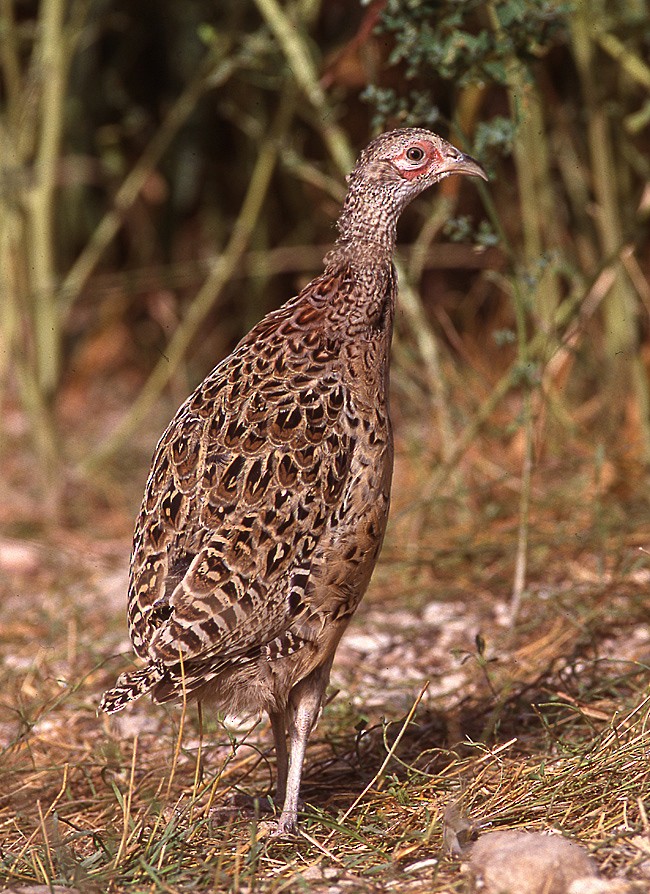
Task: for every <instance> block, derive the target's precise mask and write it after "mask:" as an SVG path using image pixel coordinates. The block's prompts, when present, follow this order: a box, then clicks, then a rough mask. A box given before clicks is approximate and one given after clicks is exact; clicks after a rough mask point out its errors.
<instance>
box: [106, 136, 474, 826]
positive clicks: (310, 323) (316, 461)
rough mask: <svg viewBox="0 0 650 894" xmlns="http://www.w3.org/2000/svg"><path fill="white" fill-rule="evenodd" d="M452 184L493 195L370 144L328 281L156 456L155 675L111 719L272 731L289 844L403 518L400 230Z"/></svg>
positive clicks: (151, 616) (405, 146)
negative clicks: (312, 743)
mask: <svg viewBox="0 0 650 894" xmlns="http://www.w3.org/2000/svg"><path fill="white" fill-rule="evenodd" d="M449 174H467V175H471V176H477V177H482V178H484V179H487V177H486V174H485V172H484V170H483V168H482V167H481V165H480V164H479V163H478V162H476V161H475V160H474V159H473V158H471V157H470V156H468V155H465V154H463V153H462V152H460V151H459V150H458V149H455V148H454V147H453V146H451V145H450V144H449V143H447V142H446V141H445V140H443V139H441V138H440V137H439V136H437V135H436V134H434V133H431V132H429V131H427V130H422V129H417V128H404V129H400V130H394V131H391V132H389V133H384V134H382V135H381V136H379V137H378V138H377V139H375V140H374V141H373V142H372V143H370V145H369V146H368V147H367V148H366V149H365V150H364V151H363V152H362V153H361V156H360V157H359V160H358V161H357V164H356V166H355V167H354V170H353V171H352V173H351V174H350V175H349V177H348V185H349V190H348V194H347V197H346V199H345V203H344V205H343V209H342V212H341V214H340V217H339V220H338V230H339V235H338V238H337V240H336V242H335V245H334V248H333V250H332V251H331V252H330V253H329V254H328V255H327V256H326V258H325V261H324V265H325V271H324V273H322V274H321V275H320V276H318V277H316V279H314V280H313V281H312V282H311V283H310V284H309V285H308V286H306V288H304V289H303V290H302V291H301V292H300V294H299V295H297V296H296V297H294V298H292V299H291V300H289V301H288V302H287V303H286V304H284V305H283V306H282V307H281V308H280V309H279V310H275V311H273V312H271V313H269V314H268V315H267V316H266V317H265V318H264V319H263V320H262V321H261V322H260V323H258V324H257V325H256V326H254V327H253V329H252V330H251V331H250V332H249V334H248V335H247V336H245V337H244V338H243V339H242V341H240V342H239V344H238V345H237V347H236V348H235V350H234V351H233V352H232V354H230V356H228V357H226V358H225V360H223V361H222V362H221V363H220V364H219V365H218V366H216V367H215V369H214V370H213V371H212V372H211V373H210V374H209V375H208V376H207V378H206V379H205V380H204V381H203V382H202V383H201V384H200V385H199V386H198V387H197V389H196V390H195V391H194V393H193V394H192V395H191V396H190V397H189V398H188V399H187V400H186V401H185V403H184V404H183V405H182V406H181V407H180V409H179V410H178V412H177V413H176V415H175V417H174V418H173V420H172V421H171V423H170V424H169V426H168V428H167V430H166V431H165V433H164V434H163V436H162V438H161V439H160V442H159V444H158V446H157V448H156V450H155V453H154V457H153V461H152V466H151V472H150V474H149V479H148V481H147V485H146V489H145V494H144V499H143V503H142V508H141V511H140V514H139V516H138V519H137V522H136V526H135V534H134V540H133V550H132V554H131V564H130V587H129V595H128V623H129V632H130V636H131V640H132V642H133V648H134V650H135V652H136V654H137V656H138V657H139V658H141V659H143V660H144V662H146V663H145V665H144V667H142V668H141V669H139V670H135V671H129V672H127V673H124V674H122V675H121V676H120V677H119V678H118V680H117V682H116V684H115V687H114V688H113V689H110V690H109V691H108V692H106V693H105V694H104V696H103V698H102V701H101V704H100V708H101V709H102V710H103V711H106V712H108V713H112V712H115V711H119V710H121V709H122V708H123V707H124V706H125V705H126V704H127V703H128V702H131V701H133V700H134V699H137V698H139V697H140V696H141V695H144V694H145V693H151V695H152V696H153V699H154V700H155V701H156V702H159V703H160V702H167V701H171V700H174V699H181V698H182V699H189V698H195V699H198V700H201V701H203V700H205V701H209V702H211V703H212V704H214V705H215V706H216V707H217V708H220V709H221V710H223V711H225V712H227V713H230V714H241V713H258V712H261V711H266V712H268V714H269V717H270V721H271V727H272V731H273V736H274V740H275V746H276V754H277V795H276V801H277V803H279V804H283V807H282V811H281V814H280V817H279V820H278V823H277V827H276V829H275V833H276V834H284V833H289V832H292V831H293V830H295V828H296V821H297V810H298V797H299V789H300V780H301V775H302V767H303V762H304V757H305V749H306V746H307V740H308V737H309V734H310V732H311V730H312V728H313V726H314V724H315V722H316V720H317V718H318V715H319V713H320V708H321V702H322V699H323V694H324V691H325V687H326V686H327V683H328V680H329V675H330V669H331V667H332V661H333V658H334V653H335V652H336V648H337V646H338V644H339V641H340V639H341V636H342V634H343V632H344V630H345V628H346V627H347V625H348V623H349V621H350V619H351V617H352V615H353V614H354V612H355V610H356V608H357V606H358V605H359V602H360V600H361V598H362V596H363V594H364V592H365V590H366V588H367V586H368V582H369V581H370V576H371V574H372V571H373V568H374V566H375V563H376V561H377V557H378V555H379V551H380V549H381V545H382V540H383V536H384V531H385V528H386V521H387V518H388V507H389V501H390V487H391V476H392V468H393V438H392V431H391V423H390V417H389V410H388V374H389V358H390V345H391V338H392V329H393V316H394V306H395V297H396V293H397V281H396V273H395V268H394V266H393V263H392V254H393V250H394V247H395V231H396V225H397V220H398V218H399V215H400V213H401V212H402V210H403V209H404V208H405V206H406V205H407V204H408V203H409V202H410V201H411V200H412V199H414V198H415V196H417V195H418V194H419V193H421V192H422V191H423V190H425V189H427V188H428V187H429V186H432V185H433V184H434V183H437V182H438V181H440V180H441V179H442V178H443V177H446V176H448V175H449ZM287 734H288V738H289V749H288V750H287Z"/></svg>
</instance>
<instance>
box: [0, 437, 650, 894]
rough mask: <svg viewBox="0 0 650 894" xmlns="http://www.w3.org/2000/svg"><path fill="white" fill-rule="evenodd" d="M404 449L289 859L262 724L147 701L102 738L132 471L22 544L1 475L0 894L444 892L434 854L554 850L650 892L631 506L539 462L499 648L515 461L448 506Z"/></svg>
mask: <svg viewBox="0 0 650 894" xmlns="http://www.w3.org/2000/svg"><path fill="white" fill-rule="evenodd" d="M19 434H20V433H18V434H17V435H16V437H18V436H19ZM424 440H426V439H425V434H424V429H419V428H418V426H417V425H416V424H415V423H411V424H410V425H406V424H405V425H403V426H402V427H401V429H400V430H399V432H398V439H397V465H396V476H395V484H394V500H393V508H392V515H391V523H390V526H389V532H388V535H387V540H386V543H385V546H384V550H383V553H382V557H381V560H380V564H379V566H378V568H377V571H376V574H375V576H374V578H373V581H372V584H371V587H370V590H369V592H368V594H367V597H366V599H365V600H364V602H363V604H362V606H361V608H360V609H359V611H358V613H357V615H356V617H355V619H354V620H353V622H352V624H351V626H350V628H349V631H348V633H347V634H346V636H345V638H344V640H343V642H342V644H341V647H340V649H339V652H338V655H337V660H336V663H335V667H334V672H333V674H332V685H331V689H330V699H329V703H328V704H327V706H326V707H325V710H324V712H323V716H322V718H321V720H320V723H319V725H318V727H317V729H316V730H315V732H314V734H313V737H312V740H311V742H310V746H309V749H308V754H307V760H306V767H305V777H304V786H303V795H304V799H305V808H304V813H303V815H302V818H301V834H300V835H299V836H298V837H296V838H295V839H287V840H277V839H275V838H272V837H270V836H269V835H268V834H267V827H266V825H265V818H267V817H268V816H269V815H270V814H269V813H268V807H269V803H268V795H269V792H270V791H271V790H272V786H273V779H274V755H273V749H272V747H271V736H270V730H269V728H268V724H267V723H266V721H264V720H262V721H260V722H256V721H255V720H248V721H246V720H241V719H240V720H239V721H237V722H234V721H229V722H228V723H226V724H225V725H224V723H222V722H221V721H220V720H219V718H217V717H215V716H213V715H212V714H210V713H209V712H208V711H205V712H204V713H203V717H202V719H201V718H199V716H198V714H197V710H196V707H195V706H192V705H188V706H186V708H185V709H184V708H183V706H172V707H160V706H154V705H152V704H150V703H149V701H148V700H147V699H143V700H141V701H140V702H138V703H137V704H135V705H133V706H132V707H130V708H129V709H128V710H127V711H125V712H124V713H122V714H120V715H117V716H116V717H115V718H114V719H109V718H107V717H105V716H100V717H98V716H97V714H96V709H97V703H98V700H99V697H100V695H101V693H102V691H103V690H104V689H105V688H106V687H108V686H109V685H111V683H112V682H113V680H114V678H115V676H116V675H117V673H118V672H120V671H121V670H123V669H125V668H126V667H128V666H129V665H130V662H131V660H132V657H131V650H130V644H129V642H128V637H127V631H126V623H125V618H124V609H125V594H126V586H127V564H128V553H129V539H130V534H131V525H132V521H133V513H134V511H135V506H137V502H138V499H139V492H140V490H141V488H142V486H143V483H144V477H145V476H146V462H147V460H146V453H145V451H144V449H143V451H142V452H141V453H138V452H137V451H136V453H137V457H138V458H137V462H135V463H133V464H132V467H131V466H129V473H128V474H127V473H126V472H124V473H123V474H122V477H121V479H120V481H121V483H120V484H119V485H111V486H110V487H109V486H108V485H106V486H105V487H104V490H102V488H101V487H98V486H95V488H94V489H90V490H89V489H88V488H87V487H86V486H85V485H84V484H83V483H80V482H79V481H77V482H75V483H74V484H72V485H71V486H70V489H69V493H68V500H69V504H68V506H67V519H65V520H64V522H62V523H60V524H54V523H51V522H48V523H44V522H42V520H41V521H40V523H39V515H38V513H39V499H38V493H37V492H35V491H34V489H33V488H32V489H31V491H30V486H29V480H28V479H29V468H28V467H27V466H25V465H22V466H21V464H20V462H18V461H15V462H14V463H13V464H11V465H10V466H7V467H6V468H7V470H9V469H11V474H9V473H7V482H6V487H5V507H4V510H3V513H4V517H3V521H4V525H3V527H4V531H5V534H3V536H2V538H1V539H0V569H1V571H2V584H1V587H2V600H3V621H2V633H1V636H2V654H1V656H0V659H1V664H0V673H1V682H2V699H1V703H0V747H1V749H2V750H1V752H0V777H1V778H2V787H1V793H0V888H4V887H7V886H8V887H10V888H11V889H12V890H13V889H20V887H21V886H29V885H32V886H34V885H40V886H46V887H41V888H37V889H35V890H41V891H50V890H56V891H58V888H54V889H53V888H51V887H50V886H51V885H53V884H55V885H59V886H62V888H63V889H65V890H74V891H81V892H95V891H97V892H99V891H110V892H118V891H129V892H139V891H142V892H145V891H146V892H163V891H164V892H176V891H178V892H184V891H194V890H197V891H208V890H210V891H264V892H266V891H269V892H271V891H273V892H275V891H277V892H280V891H296V892H298V891H305V890H310V891H328V892H331V894H334V892H348V891H350V892H355V891H380V890H382V891H383V890H399V891H400V892H402V891H407V892H416V894H419V892H425V891H426V892H463V891H467V890H469V889H470V877H469V875H468V874H467V872H466V871H463V866H464V862H465V861H464V857H465V856H466V854H458V853H457V852H455V851H457V850H458V848H457V847H454V846H453V842H454V841H456V842H457V841H458V840H460V841H461V844H462V842H463V835H462V834H457V833H458V829H459V828H460V830H461V832H462V831H463V830H465V829H467V828H468V827H471V828H472V829H473V830H478V831H479V832H480V831H485V830H486V829H519V830H528V831H538V832H539V831H546V832H554V833H557V834H561V835H563V836H566V837H568V838H571V839H574V840H577V841H579V842H581V843H582V844H583V845H584V846H585V847H586V849H587V850H588V851H589V852H590V853H591V854H592V855H593V857H594V858H595V861H596V864H597V865H598V867H599V870H600V872H601V873H602V875H603V876H604V877H605V878H606V879H627V880H628V882H632V883H635V884H637V885H639V886H640V887H638V888H636V889H634V888H631V889H629V890H639V891H645V890H647V886H648V884H649V883H650V882H649V880H650V824H649V821H648V812H649V807H650V762H649V761H648V756H649V751H648V750H649V748H650V738H649V733H648V717H649V715H650V700H649V697H648V684H649V682H650V613H649V612H648V587H649V584H650V554H649V553H648V550H649V549H650V533H649V531H648V525H647V518H648V512H647V503H646V502H645V500H644V499H643V498H641V497H640V496H639V493H638V491H637V490H636V489H635V488H630V487H627V488H622V487H620V486H619V485H620V476H619V475H618V474H617V472H616V468H615V465H616V464H615V463H614V465H613V471H612V473H611V474H610V475H609V477H608V479H607V481H605V482H603V478H602V474H601V473H602V469H601V467H599V471H598V474H596V472H594V471H593V470H592V467H591V465H590V463H589V459H588V454H587V453H586V454H585V456H584V457H582V458H580V457H578V458H577V459H576V457H575V455H574V456H573V459H572V460H571V462H568V461H559V460H553V461H551V460H549V459H547V458H544V457H541V458H540V459H539V461H538V462H536V466H535V472H534V476H533V491H532V500H531V512H530V518H529V523H530V530H529V537H528V545H527V559H528V565H527V586H526V590H525V594H524V599H523V602H522V605H521V609H520V611H519V615H518V617H517V619H516V622H515V624H514V625H513V624H511V601H510V599H511V597H510V593H511V587H512V576H513V566H514V556H515V552H516V547H517V532H518V525H519V519H518V515H517V506H518V480H517V477H516V474H515V472H514V471H513V470H516V468H517V462H516V459H517V457H516V456H514V457H513V456H510V455H509V454H507V453H505V454H503V456H502V457H501V460H502V462H501V465H499V464H498V463H496V462H495V461H494V458H492V460H490V462H489V464H488V460H487V458H486V457H484V458H483V460H482V461H481V462H480V463H479V462H478V461H476V459H472V457H471V455H469V456H468V457H467V458H466V460H465V462H464V464H461V466H459V471H458V476H457V478H456V479H455V481H454V483H453V488H455V490H454V491H452V490H450V489H449V488H447V489H446V490H445V491H444V493H429V494H428V495H427V481H428V476H430V471H429V470H430V469H431V458H430V456H429V455H428V453H427V451H426V450H421V449H419V448H418V445H420V446H421V445H422V443H423V442H424ZM134 449H135V448H134ZM124 468H126V466H125V467H124ZM107 480H108V479H107ZM111 487H112V488H113V489H112V490H111ZM423 494H425V495H427V497H428V498H427V499H426V500H424V499H423V497H422V495H423ZM89 501H92V506H91V505H90V503H89ZM84 513H86V518H85V519H84V518H83V517H84ZM242 795H253V796H257V797H258V798H259V802H258V804H257V809H256V808H255V806H251V804H253V805H254V804H255V802H254V801H253V802H251V801H250V800H249V801H248V802H246V801H245V800H243V799H242V797H241V796H242ZM459 817H460V820H459V819H458V818H459ZM459 823H460V825H459ZM471 837H472V836H471V835H467V834H466V835H465V838H471ZM450 843H451V844H450ZM612 890H614V889H612Z"/></svg>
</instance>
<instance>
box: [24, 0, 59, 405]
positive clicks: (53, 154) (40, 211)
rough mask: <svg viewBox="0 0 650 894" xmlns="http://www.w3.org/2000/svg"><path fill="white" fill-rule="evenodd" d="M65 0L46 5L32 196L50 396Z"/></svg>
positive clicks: (37, 315)
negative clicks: (38, 128)
mask: <svg viewBox="0 0 650 894" xmlns="http://www.w3.org/2000/svg"><path fill="white" fill-rule="evenodd" d="M64 12H65V0H48V2H47V3H43V4H41V21H40V42H39V44H38V46H37V47H36V48H35V50H34V52H35V53H36V54H37V58H38V61H39V69H40V71H39V77H40V84H41V92H40V120H41V127H40V133H39V136H38V145H37V151H36V186H35V187H34V189H33V190H32V191H31V194H30V195H28V202H27V212H28V220H29V229H28V238H29V243H30V246H29V255H30V265H31V268H32V271H31V279H32V300H33V317H34V337H35V363H36V378H37V382H38V386H39V388H40V389H41V390H42V392H43V395H44V396H45V398H46V399H48V398H51V397H52V395H53V393H54V391H55V389H56V385H57V381H58V376H59V364H60V328H61V326H60V318H59V313H58V308H57V303H56V280H57V271H56V261H55V256H54V193H55V190H56V177H57V167H58V162H59V154H60V148H61V137H62V134H63V121H64V108H63V106H64V97H65V86H66V74H67V65H66V61H65V51H66V42H65V37H64V29H63V20H64Z"/></svg>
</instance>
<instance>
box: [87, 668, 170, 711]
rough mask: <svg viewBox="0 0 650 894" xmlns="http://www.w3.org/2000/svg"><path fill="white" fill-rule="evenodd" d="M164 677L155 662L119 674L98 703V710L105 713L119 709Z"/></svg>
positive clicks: (149, 689) (143, 693) (148, 690)
mask: <svg viewBox="0 0 650 894" xmlns="http://www.w3.org/2000/svg"><path fill="white" fill-rule="evenodd" d="M163 677H164V672H163V671H162V670H161V669H160V668H159V667H157V666H156V665H155V664H148V665H147V666H146V667H143V668H142V669H141V670H137V671H128V672H127V673H125V674H120V676H119V677H118V678H117V680H116V682H115V686H114V687H113V688H112V689H108V690H107V691H106V692H105V693H104V694H103V695H102V700H101V701H100V703H99V710H100V711H105V712H106V714H115V713H116V712H117V711H121V710H122V708H124V707H125V706H126V705H128V703H129V702H133V701H135V700H136V699H137V698H140V696H141V695H145V694H146V693H147V692H150V691H151V689H153V687H154V686H155V685H156V683H159V682H160V681H161V680H162V679H163Z"/></svg>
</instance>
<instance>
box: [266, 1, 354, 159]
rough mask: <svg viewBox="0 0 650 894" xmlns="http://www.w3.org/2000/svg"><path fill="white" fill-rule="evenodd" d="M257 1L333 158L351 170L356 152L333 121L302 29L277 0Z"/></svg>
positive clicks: (330, 108)
mask: <svg viewBox="0 0 650 894" xmlns="http://www.w3.org/2000/svg"><path fill="white" fill-rule="evenodd" d="M255 4H256V5H257V8H258V9H259V11H260V13H261V14H262V16H263V17H264V19H265V20H266V23H267V25H268V26H269V28H270V29H271V31H272V32H273V34H274V36H275V38H276V40H277V41H278V43H279V44H280V47H281V48H282V52H283V53H284V55H285V57H286V60H287V63H288V65H289V68H290V69H291V75H292V77H293V78H294V79H295V81H296V84H297V85H298V86H299V87H300V89H301V90H303V91H304V93H305V95H306V96H307V99H308V100H309V102H310V103H311V104H312V106H313V107H314V109H315V111H316V112H317V113H318V118H319V124H320V129H321V132H322V134H323V139H324V141H325V144H326V145H327V148H328V149H329V152H330V154H331V156H332V158H333V159H334V161H335V163H336V165H337V167H338V168H339V170H340V172H341V173H342V174H347V173H348V171H349V170H350V169H351V168H352V166H353V165H354V153H353V152H352V150H351V148H350V142H349V140H348V138H347V135H346V133H345V132H344V131H343V130H342V128H340V127H339V126H338V125H337V124H335V123H334V122H333V121H332V107H331V106H330V104H329V102H328V101H327V96H326V94H325V91H324V90H323V88H322V87H321V85H320V82H319V79H318V73H317V71H316V66H315V65H314V60H313V59H312V57H311V55H310V53H309V50H308V48H307V43H306V41H305V39H304V37H303V34H302V32H301V31H300V30H299V29H298V28H297V27H296V25H295V23H294V22H292V21H291V19H290V18H289V16H288V15H287V13H286V10H285V9H284V8H283V7H281V6H280V4H279V3H278V2H277V0H255Z"/></svg>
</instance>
